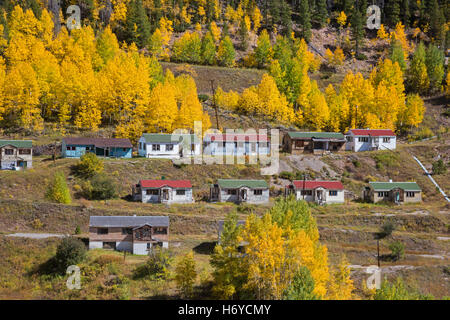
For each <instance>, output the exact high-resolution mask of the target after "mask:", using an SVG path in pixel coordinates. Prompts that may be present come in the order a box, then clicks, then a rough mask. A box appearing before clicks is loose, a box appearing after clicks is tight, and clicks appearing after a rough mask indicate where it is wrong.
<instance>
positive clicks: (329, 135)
mask: <svg viewBox="0 0 450 320" xmlns="http://www.w3.org/2000/svg"><path fill="white" fill-rule="evenodd" d="M287 134H288V135H289V137H291V138H292V139H301V138H303V139H305V138H306V139H311V138H318V139H339V140H343V139H344V135H343V134H342V133H339V132H298V131H291V132H288V133H287Z"/></svg>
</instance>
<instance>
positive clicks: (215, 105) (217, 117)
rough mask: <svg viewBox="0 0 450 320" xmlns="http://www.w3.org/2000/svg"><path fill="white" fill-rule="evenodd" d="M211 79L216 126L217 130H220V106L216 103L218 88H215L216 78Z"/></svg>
mask: <svg viewBox="0 0 450 320" xmlns="http://www.w3.org/2000/svg"><path fill="white" fill-rule="evenodd" d="M210 81H211V92H212V104H213V108H214V110H215V112H216V127H217V130H220V127H219V112H218V106H217V104H216V98H215V96H216V89H215V88H214V80H210Z"/></svg>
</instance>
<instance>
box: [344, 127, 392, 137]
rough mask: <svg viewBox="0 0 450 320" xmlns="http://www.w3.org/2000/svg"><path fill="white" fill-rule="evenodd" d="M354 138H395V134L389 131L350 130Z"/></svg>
mask: <svg viewBox="0 0 450 320" xmlns="http://www.w3.org/2000/svg"><path fill="white" fill-rule="evenodd" d="M349 131H351V132H352V133H353V134H354V135H355V136H373V137H381V136H383V137H395V133H394V132H393V131H392V130H390V129H350V130H349Z"/></svg>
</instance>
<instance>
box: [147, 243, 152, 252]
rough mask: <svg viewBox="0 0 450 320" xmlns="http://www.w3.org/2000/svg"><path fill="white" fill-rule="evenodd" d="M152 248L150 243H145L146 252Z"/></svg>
mask: <svg viewBox="0 0 450 320" xmlns="http://www.w3.org/2000/svg"><path fill="white" fill-rule="evenodd" d="M151 248H152V244H151V243H150V242H147V250H150V249H151Z"/></svg>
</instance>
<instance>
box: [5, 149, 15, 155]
mask: <svg viewBox="0 0 450 320" xmlns="http://www.w3.org/2000/svg"><path fill="white" fill-rule="evenodd" d="M5 154H7V155H13V154H14V149H5Z"/></svg>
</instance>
